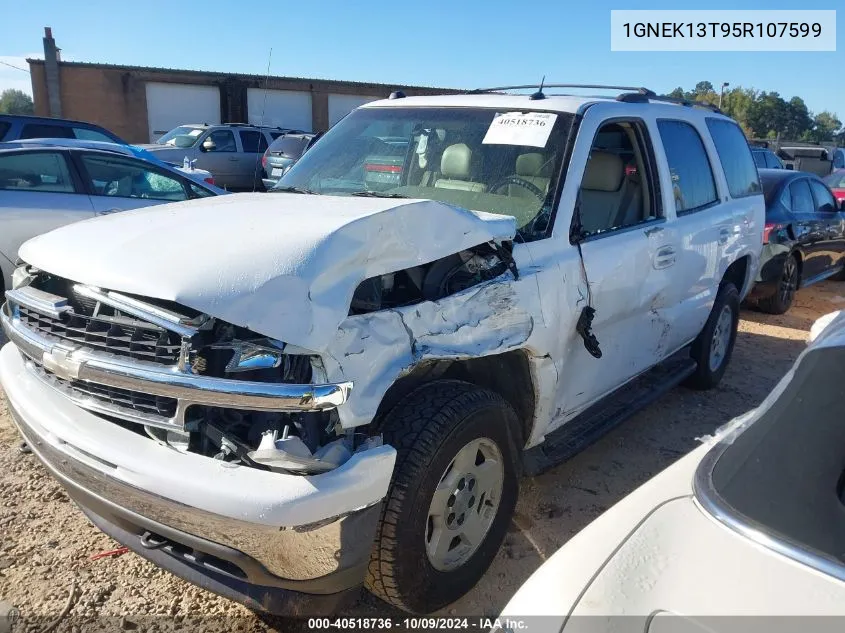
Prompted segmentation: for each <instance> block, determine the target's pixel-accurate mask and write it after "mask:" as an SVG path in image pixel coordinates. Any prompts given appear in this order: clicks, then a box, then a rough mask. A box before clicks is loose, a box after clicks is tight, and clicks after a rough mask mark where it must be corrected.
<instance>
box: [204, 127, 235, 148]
mask: <svg viewBox="0 0 845 633" xmlns="http://www.w3.org/2000/svg"><path fill="white" fill-rule="evenodd" d="M202 143H203V147H204V148H206V151H208V152H237V151H238V147H237V145H235V135H234V134H232V131H231V130H214V131H213V132H212V133H211V134H209V135H208V136H207V137H206V138H205V140H204V141H203V142H202Z"/></svg>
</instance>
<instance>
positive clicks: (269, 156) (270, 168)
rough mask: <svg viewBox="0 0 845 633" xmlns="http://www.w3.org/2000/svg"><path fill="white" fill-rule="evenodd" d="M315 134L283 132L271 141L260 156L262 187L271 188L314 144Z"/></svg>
mask: <svg viewBox="0 0 845 633" xmlns="http://www.w3.org/2000/svg"><path fill="white" fill-rule="evenodd" d="M316 137H317V135H316V134H307V133H305V132H294V133H287V134H283V135H282V136H280V137H279V138H277V139H276V140H275V141H273V142H272V143H271V144H270V146H269V147H268V148H267V151H265V152H264V156H262V157H261V168H262V169H263V170H264V178H262V179H261V180H262V182H263V183H264V187H265V188H267V189H272V188H273V187H274V186H275V184H276V183H277V182H279V178H281V177H282V176H283V175H284V174H285V172H286V171H287V170H288V169H290V168H291V166H292V165H293V164H294V163H295V162H296V161H298V160H299V157H300V156H302V155H303V154H304V153H305V150H306V149H308V148H309V147H311V145H313V144H314V141H315V139H316Z"/></svg>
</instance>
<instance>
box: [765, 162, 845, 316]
mask: <svg viewBox="0 0 845 633" xmlns="http://www.w3.org/2000/svg"><path fill="white" fill-rule="evenodd" d="M759 172H760V182H761V183H762V185H763V193H764V195H765V197H766V226H765V229H764V230H763V252H762V254H761V256H760V269H759V272H758V273H757V283H756V285H755V286H754V289H753V291H752V293H751V297H750V300H751V301H752V302H755V303H756V305H757V307H758V308H759V309H761V310H763V311H764V312H769V313H771V314H783V313H784V312H786V311H787V310H789V306H791V305H792V300H793V299H794V298H795V291H796V290H798V288H803V287H804V286H809V285H810V284H814V283H815V282H817V281H821V280H822V279H827V278H828V277H832V276H834V275H835V276H836V277H835V278H836V279H842V280H845V274H843V265H845V213H843V212H842V211H841V210H840V209H839V208H838V206H837V204H836V199H835V198H834V197H833V194H832V193H831V191H830V189H829V188H828V187H827V185H825V184H824V183H823V182H822V180H821V179H820V178H819V177H818V176H816V175H815V174H810V173H807V172H801V171H790V170H785V169H760V170H759Z"/></svg>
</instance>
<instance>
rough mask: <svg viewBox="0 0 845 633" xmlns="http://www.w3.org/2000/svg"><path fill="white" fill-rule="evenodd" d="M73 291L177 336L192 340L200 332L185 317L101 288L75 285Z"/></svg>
mask: <svg viewBox="0 0 845 633" xmlns="http://www.w3.org/2000/svg"><path fill="white" fill-rule="evenodd" d="M73 291H74V292H75V293H77V294H80V295H82V296H83V297H87V298H88V299H94V300H95V301H99V302H100V303H104V304H106V305H107V306H111V307H112V308H116V309H118V310H120V311H121V312H126V313H127V314H131V315H132V316H134V317H136V318H139V319H143V320H144V321H148V322H149V323H152V324H153V325H157V326H159V327H161V328H164V329H166V330H170V331H171V332H176V334H178V335H179V336H182V337H186V338H190V337H192V336H193V335H194V334H196V333H197V332H198V329H197V328H196V327H194V326H192V325H188V324H187V323H185V321H184V319H183V317H181V316H179V315H178V314H176V313H174V312H170V311H168V310H164V309H163V308H158V307H155V306H151V305H148V304H146V303H143V302H141V301H138V300H136V299H133V298H131V297H127V296H125V295H122V294H120V293H117V292H110V291H109V292H103V291H102V290H100V289H99V288H95V287H93V286H85V285H83V284H74V286H73Z"/></svg>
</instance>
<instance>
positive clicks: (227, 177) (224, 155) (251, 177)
mask: <svg viewBox="0 0 845 633" xmlns="http://www.w3.org/2000/svg"><path fill="white" fill-rule="evenodd" d="M290 131H291V130H286V129H282V128H269V127H258V126H253V125H246V124H244V123H223V124H220V125H205V124H203V125H193V124H191V125H180V126H179V127H176V128H173V129H172V130H170V131H169V132H168V133H167V134H165V135H164V136H162V137H161V138H160V139H158V142H156V143H153V144H151V145H141V146H140V147H142V148H144V149H145V150H147V151H149V152H152V153H153V154H155V155H156V156H157V157H158V158H160V159H161V160H164V161H167V162H172V163H182V162H183V161H184V160H185V159H186V158H187V159H188V160H189V161H196V162H195V163H194V164H195V165H196V166H197V167H199V168H200V169H207V170H208V171H210V172H211V173H212V174H213V175H214V182H215V184H217V185H218V186H220V187H226V188H227V189H254V188H258V189H261V188H262V182H261V178H262V176H263V175H264V174H263V170H262V167H261V162H260V161H261V157H262V156H263V155H264V152H265V151H266V150H267V148H268V147H269V146H270V144H271V143H272V142H273V141H274V140H276V139H277V138H278V137H279V136H281V135H282V134H285V133H286V132H290Z"/></svg>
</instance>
